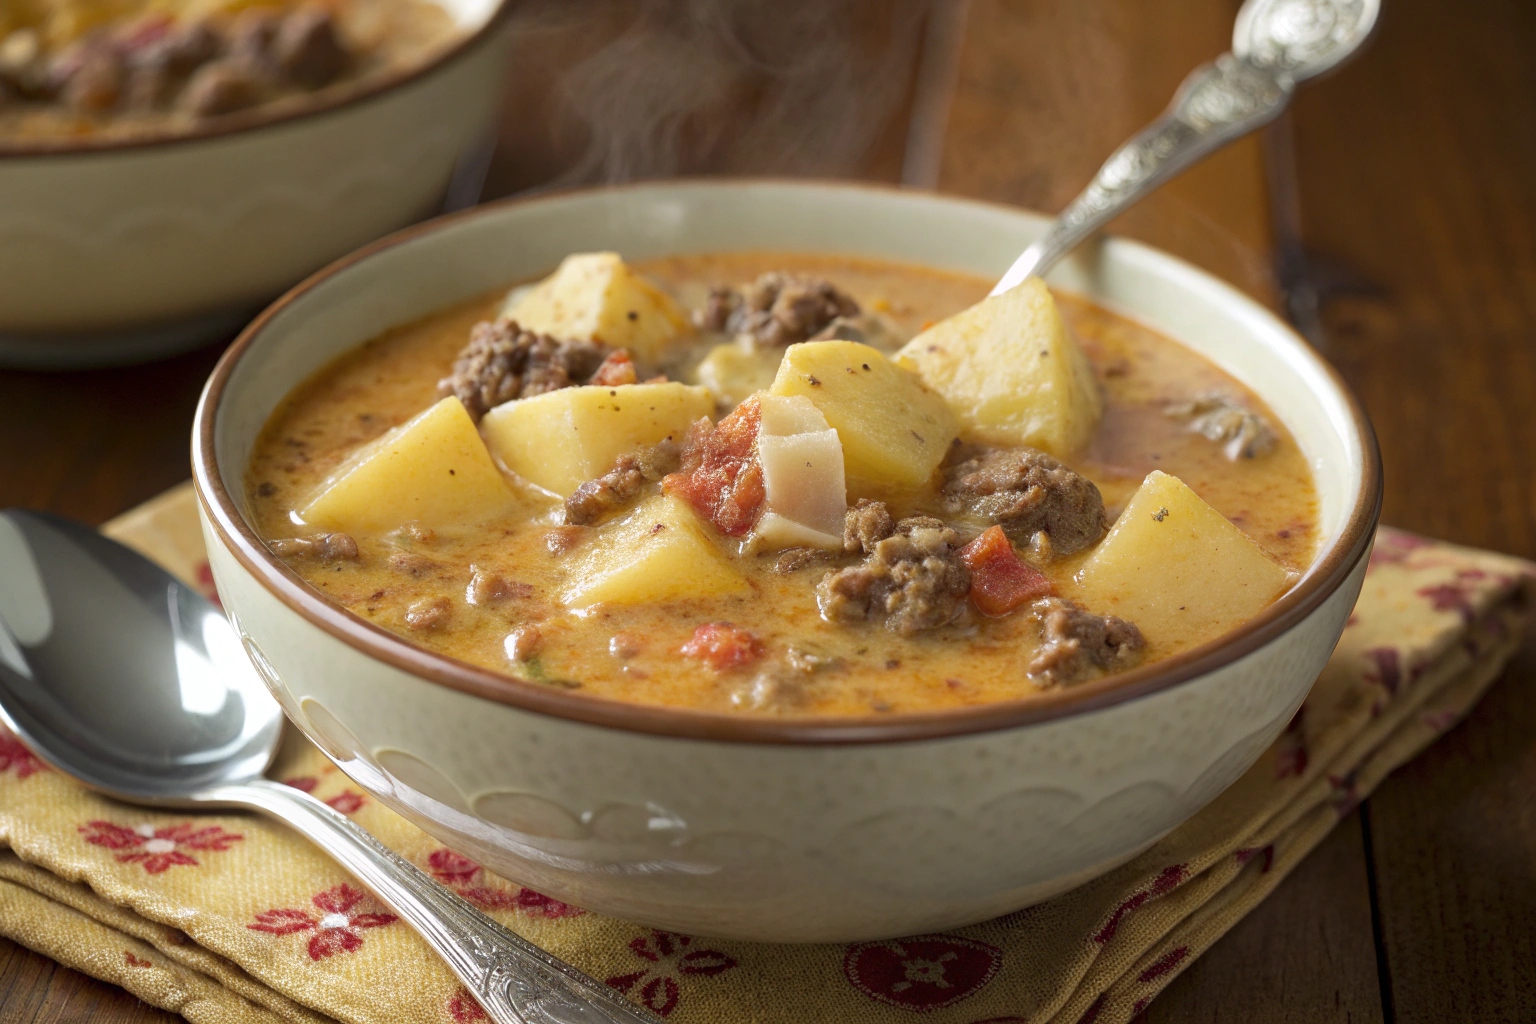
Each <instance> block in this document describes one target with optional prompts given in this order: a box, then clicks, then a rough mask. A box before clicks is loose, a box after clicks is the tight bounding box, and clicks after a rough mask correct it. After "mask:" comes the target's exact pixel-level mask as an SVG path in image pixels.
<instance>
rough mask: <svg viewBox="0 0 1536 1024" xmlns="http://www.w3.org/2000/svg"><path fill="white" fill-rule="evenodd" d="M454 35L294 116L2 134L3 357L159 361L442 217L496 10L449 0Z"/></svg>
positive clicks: (479, 110)
mask: <svg viewBox="0 0 1536 1024" xmlns="http://www.w3.org/2000/svg"><path fill="white" fill-rule="evenodd" d="M442 5H443V6H444V7H445V8H446V9H448V10H449V11H450V12H451V13H452V14H453V15H454V17H455V19H456V21H457V22H458V25H459V30H460V31H461V32H462V33H463V38H462V39H461V40H460V41H459V42H458V43H455V44H453V45H451V46H450V47H448V48H447V49H446V50H445V51H444V52H443V53H442V54H440V55H438V56H437V57H435V58H434V59H433V60H431V61H430V62H429V63H427V64H426V65H424V66H422V67H420V68H418V69H414V70H412V71H410V72H407V73H404V74H402V75H397V76H391V77H389V78H385V79H382V80H380V81H379V82H377V83H374V84H371V85H368V86H365V87H360V88H357V89H353V90H350V91H348V90H343V91H340V92H338V93H337V94H336V95H335V96H334V97H333V98H331V99H329V100H326V101H324V102H321V103H317V104H315V105H312V106H307V107H304V108H302V109H300V110H298V111H291V112H287V113H282V114H271V113H268V112H264V111H262V110H260V109H258V110H253V111H251V112H249V113H247V114H242V115H234V116H231V117H228V118H225V119H221V120H220V121H219V122H217V123H215V124H214V125H212V126H210V127H209V128H207V129H204V130H201V131H194V132H190V133H187V132H183V133H175V134H165V135H160V136H147V137H143V138H132V139H122V140H94V141H93V140H90V139H84V140H70V141H67V142H61V143H58V144H54V145H48V146H36V145H28V146H22V145H19V144H7V143H6V142H5V140H4V139H0V364H5V365H30V366H79V365H90V364H103V363H114V362H117V363H121V362H129V361H133V360H136V359H143V358H149V357H152V356H156V355H162V354H166V353H168V352H170V351H174V350H176V349H177V348H186V347H190V346H191V345H192V344H196V343H197V342H199V341H206V340H207V339H208V338H209V337H210V336H211V335H210V332H215V333H216V332H217V331H218V330H219V329H221V327H222V328H223V329H231V328H233V327H235V326H237V325H238V323H239V322H240V321H241V320H243V319H244V317H245V316H246V315H249V313H250V312H251V311H252V310H254V309H255V308H256V307H258V306H259V305H261V304H262V303H265V302H267V301H268V300H270V299H271V298H272V297H273V296H275V295H277V294H278V293H280V292H281V291H282V290H283V289H285V288H288V287H289V286H291V285H292V284H293V283H294V282H295V281H298V280H300V279H301V278H303V277H304V276H305V275H306V274H309V273H311V272H313V271H314V270H316V269H318V268H319V267H322V266H324V265H325V264H326V263H328V262H330V261H331V260H334V259H336V258H337V257H339V256H341V255H343V254H345V253H348V252H351V251H352V250H353V249H356V248H357V247H358V246H360V245H362V244H364V243H365V242H371V241H373V240H374V239H376V238H379V237H380V236H382V235H384V234H386V233H388V232H390V231H394V230H396V229H397V228H400V227H402V226H403V225H405V224H409V223H411V222H413V221H416V220H420V219H421V218H422V217H426V216H430V215H431V214H432V212H433V211H434V210H435V209H437V206H438V204H439V203H440V201H441V200H442V198H443V194H444V191H445V189H446V187H447V185H448V181H449V177H450V175H451V174H452V172H453V167H454V162H455V161H456V160H457V159H458V157H459V155H460V154H461V153H463V152H464V151H465V149H466V147H468V146H469V145H470V144H471V143H472V142H474V141H475V140H476V139H477V138H478V137H479V136H480V135H481V134H482V133H483V132H484V131H485V129H486V127H487V124H488V121H489V119H490V117H491V115H492V114H493V112H494V110H495V106H496V103H497V101H498V99H499V98H500V83H501V75H502V70H503V65H504V58H505V47H504V46H503V45H502V43H503V35H504V33H502V32H501V31H500V29H501V26H502V25H503V24H504V21H505V19H504V18H502V17H500V16H499V12H500V11H501V10H503V9H505V7H506V5H505V4H504V3H503V0H442Z"/></svg>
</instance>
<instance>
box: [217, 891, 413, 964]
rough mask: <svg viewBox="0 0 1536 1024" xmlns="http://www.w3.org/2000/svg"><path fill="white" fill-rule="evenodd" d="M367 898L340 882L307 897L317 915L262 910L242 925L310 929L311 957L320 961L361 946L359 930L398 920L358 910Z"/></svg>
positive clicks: (274, 930) (279, 930)
mask: <svg viewBox="0 0 1536 1024" xmlns="http://www.w3.org/2000/svg"><path fill="white" fill-rule="evenodd" d="M367 899H368V894H367V893H365V892H363V891H362V890H361V889H354V888H353V887H352V886H350V885H348V884H347V883H345V882H343V883H341V884H340V885H338V886H334V887H332V888H330V889H327V890H325V891H324V892H320V893H316V894H315V895H314V896H313V897H311V898H310V902H311V903H313V904H314V905H315V907H316V908H318V909H319V911H320V913H319V915H318V916H316V914H315V913H314V911H312V910H308V909H303V908H292V907H289V908H284V909H277V910H263V911H262V912H261V913H259V914H257V915H256V921H255V923H254V924H248V925H246V927H247V928H249V929H251V930H252V931H257V932H267V933H268V934H271V935H293V934H295V933H297V932H306V931H313V932H314V933H315V934H314V935H312V936H310V939H309V958H310V959H311V960H323V959H325V958H326V957H328V956H331V955H332V954H334V953H341V952H347V953H355V952H357V951H358V950H359V949H362V948H363V937H362V935H360V934H358V933H359V931H360V930H362V929H364V928H382V927H383V926H385V925H387V924H394V923H395V922H396V921H398V920H399V918H397V917H396V916H395V915H394V914H385V913H381V912H378V911H373V910H363V911H359V910H358V906H359V905H360V904H363V902H364V901H365V900H367Z"/></svg>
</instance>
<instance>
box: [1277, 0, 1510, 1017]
mask: <svg viewBox="0 0 1536 1024" xmlns="http://www.w3.org/2000/svg"><path fill="white" fill-rule="evenodd" d="M1533 41H1536V7H1533V6H1532V5H1531V4H1526V3H1501V2H1481V3H1470V4H1444V3H1440V2H1438V0H1396V2H1394V3H1391V4H1389V5H1387V7H1386V13H1385V16H1384V18H1383V24H1382V28H1381V32H1380V36H1379V37H1378V39H1377V40H1376V44H1375V46H1374V48H1373V49H1372V51H1371V52H1370V53H1369V54H1368V55H1367V56H1366V57H1365V58H1363V59H1362V60H1360V61H1359V62H1358V63H1357V64H1355V65H1353V66H1352V67H1349V68H1347V69H1345V70H1344V71H1343V72H1341V73H1340V74H1339V75H1338V77H1336V78H1334V79H1332V80H1329V81H1326V82H1322V83H1319V84H1318V85H1317V86H1316V87H1315V88H1314V89H1311V90H1308V91H1307V92H1306V93H1304V94H1303V95H1302V96H1301V97H1300V102H1299V103H1298V107H1297V110H1296V116H1295V119H1294V140H1295V153H1296V162H1297V183H1298V188H1299V204H1300V214H1301V216H1300V224H1301V236H1302V241H1303V243H1304V245H1305V247H1306V250H1307V253H1308V255H1309V257H1310V259H1311V264H1312V267H1313V271H1314V282H1313V283H1314V284H1315V286H1316V288H1317V291H1318V298H1319V313H1320V328H1321V335H1320V340H1322V342H1323V343H1324V344H1325V345H1326V346H1327V348H1328V350H1329V354H1330V355H1331V357H1332V358H1333V359H1334V361H1335V362H1336V363H1337V364H1338V365H1339V367H1340V368H1341V370H1342V371H1343V373H1344V375H1345V376H1346V377H1347V378H1348V379H1349V381H1350V383H1351V384H1352V385H1353V386H1354V387H1355V389H1356V390H1357V391H1358V392H1359V394H1360V396H1361V398H1362V399H1363V400H1364V402H1365V405H1366V408H1367V410H1368V411H1369V413H1370V415H1371V417H1372V419H1373V420H1374V422H1375V424H1376V430H1377V433H1378V434H1379V436H1380V440H1381V448H1382V455H1383V459H1384V462H1385V467H1386V481H1387V488H1386V507H1385V516H1386V518H1387V520H1388V521H1390V522H1393V523H1396V524H1398V525H1401V526H1406V527H1409V528H1411V529H1415V530H1419V531H1422V532H1425V533H1429V534H1434V535H1437V536H1441V537H1446V538H1450V539H1453V540H1458V541H1462V542H1465V543H1469V544H1476V545H1480V546H1486V547H1492V548H1498V549H1502V550H1505V551H1512V552H1516V553H1519V554H1523V555H1528V556H1529V555H1533V554H1536V417H1532V416H1531V415H1530V408H1531V403H1532V399H1533V397H1536V61H1533V59H1532V43H1533ZM1533 685H1536V656H1533V655H1532V654H1531V653H1530V652H1529V651H1527V653H1526V654H1525V655H1524V656H1523V657H1522V658H1521V659H1520V660H1519V661H1518V662H1517V663H1516V664H1515V665H1514V666H1512V668H1511V669H1510V670H1509V672H1508V674H1507V676H1506V678H1505V679H1504V680H1503V681H1502V682H1501V683H1500V684H1499V685H1498V686H1497V688H1496V689H1495V690H1494V691H1493V692H1492V693H1491V694H1490V695H1489V696H1488V697H1487V698H1485V699H1484V701H1483V703H1482V704H1481V705H1480V706H1479V707H1478V708H1477V709H1476V710H1475V712H1474V713H1473V715H1472V716H1471V718H1470V720H1469V721H1468V722H1466V723H1465V724H1464V725H1462V726H1461V727H1460V728H1459V729H1457V730H1456V731H1455V732H1453V733H1451V734H1450V735H1449V736H1447V737H1446V738H1445V739H1443V740H1442V741H1441V742H1440V743H1438V744H1437V745H1436V746H1434V747H1433V748H1431V749H1430V750H1429V751H1428V752H1427V753H1425V754H1424V755H1422V756H1421V757H1420V758H1419V759H1417V760H1416V761H1414V762H1412V763H1411V764H1409V765H1407V766H1406V767H1405V768H1403V769H1402V770H1400V771H1399V772H1398V773H1397V774H1396V775H1394V776H1393V777H1392V778H1390V779H1388V780H1387V782H1386V784H1385V785H1384V786H1382V788H1381V789H1380V790H1379V791H1378V792H1377V794H1376V795H1375V796H1373V797H1372V798H1371V800H1370V802H1369V806H1368V807H1367V820H1368V823H1369V835H1370V853H1371V859H1372V868H1373V878H1374V881H1375V895H1376V906H1377V911H1378V931H1379V935H1380V939H1381V947H1382V951H1383V957H1382V963H1381V971H1382V977H1383V980H1384V982H1385V983H1386V989H1387V991H1388V992H1389V995H1390V1003H1391V1007H1392V1010H1393V1012H1394V1014H1395V1017H1396V1019H1397V1020H1398V1021H1400V1022H1402V1024H1419V1022H1431V1021H1451V1020H1457V1021H1461V1020H1466V1021H1474V1020H1475V1021H1529V1020H1533V1019H1536V996H1533V994H1532V993H1533V990H1536V798H1533V795H1532V794H1536V702H1533V701H1532V700H1531V688H1532V686H1533Z"/></svg>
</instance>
